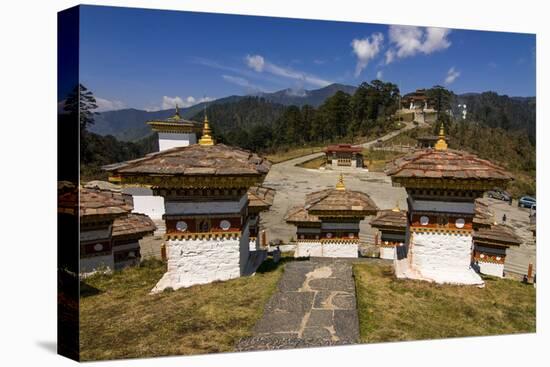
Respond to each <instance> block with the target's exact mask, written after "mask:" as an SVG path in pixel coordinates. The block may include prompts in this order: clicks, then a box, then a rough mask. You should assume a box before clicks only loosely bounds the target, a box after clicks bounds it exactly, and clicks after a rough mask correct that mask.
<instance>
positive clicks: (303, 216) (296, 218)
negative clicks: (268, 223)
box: [284, 206, 321, 223]
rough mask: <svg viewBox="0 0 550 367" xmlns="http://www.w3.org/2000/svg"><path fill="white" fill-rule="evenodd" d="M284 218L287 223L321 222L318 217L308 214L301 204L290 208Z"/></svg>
mask: <svg viewBox="0 0 550 367" xmlns="http://www.w3.org/2000/svg"><path fill="white" fill-rule="evenodd" d="M284 219H285V221H286V222H288V223H321V221H320V220H319V217H317V216H316V215H311V214H309V213H308V211H307V210H306V209H305V208H304V207H303V206H295V207H293V208H290V209H289V211H288V212H287V214H286V215H285V218H284Z"/></svg>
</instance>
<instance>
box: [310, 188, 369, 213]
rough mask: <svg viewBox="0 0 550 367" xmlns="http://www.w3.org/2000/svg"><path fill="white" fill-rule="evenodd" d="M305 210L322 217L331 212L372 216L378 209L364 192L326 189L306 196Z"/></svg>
mask: <svg viewBox="0 0 550 367" xmlns="http://www.w3.org/2000/svg"><path fill="white" fill-rule="evenodd" d="M305 209H306V210H307V211H308V212H309V213H310V214H314V215H319V216H322V215H323V214H324V213H331V212H348V213H349V212H353V213H354V214H357V215H363V216H364V215H374V214H376V212H377V211H378V207H377V206H376V204H375V203H374V201H373V200H372V199H371V198H370V196H369V195H367V194H366V193H364V192H360V191H352V190H338V189H326V190H322V191H317V192H312V193H310V194H307V195H306V204H305Z"/></svg>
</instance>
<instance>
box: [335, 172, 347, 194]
mask: <svg viewBox="0 0 550 367" xmlns="http://www.w3.org/2000/svg"><path fill="white" fill-rule="evenodd" d="M336 190H338V191H344V190H346V185H344V174H343V173H340V177H339V178H338V182H337V183H336Z"/></svg>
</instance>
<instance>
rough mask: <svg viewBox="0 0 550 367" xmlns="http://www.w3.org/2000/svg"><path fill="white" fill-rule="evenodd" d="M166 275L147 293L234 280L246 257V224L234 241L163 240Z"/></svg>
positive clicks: (247, 245)
mask: <svg viewBox="0 0 550 367" xmlns="http://www.w3.org/2000/svg"><path fill="white" fill-rule="evenodd" d="M166 255H167V258H168V266H167V272H166V273H165V274H164V276H163V277H162V278H161V279H160V280H159V282H158V283H157V285H155V287H154V288H153V289H152V290H151V293H157V292H160V291H162V290H164V289H165V288H168V287H170V288H173V289H178V288H182V287H190V286H192V285H196V284H206V283H211V282H213V281H216V280H228V279H233V278H238V277H240V276H241V274H242V273H243V272H244V269H245V267H246V263H247V262H248V257H249V236H248V225H247V226H246V227H245V229H244V230H243V235H242V236H241V237H240V238H236V239H224V238H219V239H211V240H191V239H189V240H185V239H182V240H167V241H166Z"/></svg>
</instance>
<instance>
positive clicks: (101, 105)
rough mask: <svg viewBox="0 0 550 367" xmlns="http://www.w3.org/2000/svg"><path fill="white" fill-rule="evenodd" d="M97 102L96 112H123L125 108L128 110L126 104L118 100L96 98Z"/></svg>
mask: <svg viewBox="0 0 550 367" xmlns="http://www.w3.org/2000/svg"><path fill="white" fill-rule="evenodd" d="M95 101H96V104H97V109H96V110H95V111H96V112H105V111H113V110H122V109H123V108H126V104H125V103H124V102H121V101H117V100H109V99H105V98H101V97H95Z"/></svg>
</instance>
